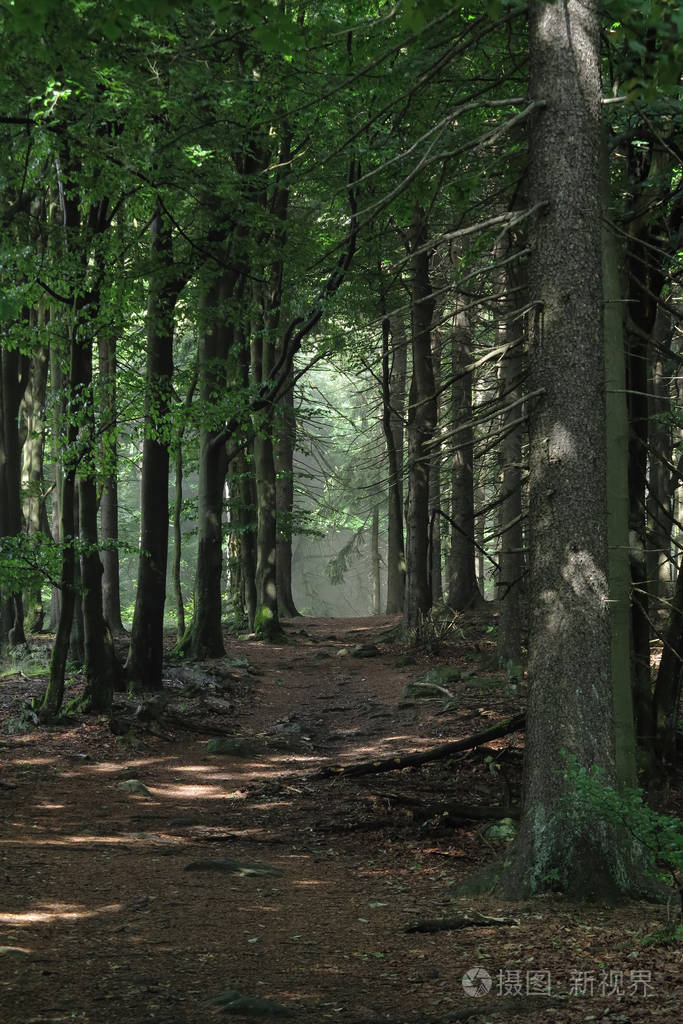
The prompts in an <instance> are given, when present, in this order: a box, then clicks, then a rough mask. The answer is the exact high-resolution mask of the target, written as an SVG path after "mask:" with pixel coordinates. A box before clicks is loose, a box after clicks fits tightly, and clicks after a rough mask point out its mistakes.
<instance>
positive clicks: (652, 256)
mask: <svg viewBox="0 0 683 1024" xmlns="http://www.w3.org/2000/svg"><path fill="white" fill-rule="evenodd" d="M628 156H629V158H628V170H629V177H630V182H631V189H632V203H633V207H634V211H635V215H634V216H633V217H632V219H631V220H630V222H629V224H628V239H627V244H626V263H627V271H628V292H627V296H626V299H627V301H626V309H627V318H626V346H627V381H626V386H627V397H628V412H629V423H630V431H631V434H630V442H629V499H630V500H629V508H630V511H629V528H630V538H631V576H632V635H633V694H634V708H635V716H636V731H637V735H638V743H639V745H640V746H641V748H642V749H643V751H644V752H646V753H648V754H650V755H651V754H652V753H653V743H654V733H655V723H654V716H653V709H652V687H651V676H650V636H651V630H650V616H651V608H650V593H649V585H648V578H647V556H646V551H647V542H648V540H647V516H646V498H645V495H646V487H647V463H648V444H649V423H650V420H649V408H648V397H647V392H648V378H649V365H650V341H649V339H650V338H651V335H652V331H653V329H654V325H655V320H656V316H657V298H658V296H659V294H660V292H661V290H662V286H663V283H664V274H663V272H662V267H661V254H660V251H659V244H658V242H659V239H658V235H657V234H656V231H655V228H654V225H653V223H652V219H653V218H652V203H653V200H654V194H653V190H652V188H648V187H647V185H648V183H649V182H652V181H653V180H654V181H655V185H654V188H656V176H657V174H658V172H659V170H660V168H659V166H658V165H659V163H660V157H661V154H658V152H657V151H652V152H650V153H648V154H647V158H646V155H645V154H644V153H643V151H642V149H641V147H640V145H637V146H636V145H632V146H631V147H630V150H629V155H628Z"/></svg>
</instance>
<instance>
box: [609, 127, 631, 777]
mask: <svg viewBox="0 0 683 1024" xmlns="http://www.w3.org/2000/svg"><path fill="white" fill-rule="evenodd" d="M602 162H603V167H602V203H603V208H604V209H605V210H609V199H610V181H609V164H608V156H607V147H606V144H605V139H604V135H603V144H602ZM602 267H603V290H604V297H605V305H604V310H605V312H604V329H605V385H606V415H607V506H608V512H609V523H608V531H609V595H610V624H611V635H612V657H611V670H612V691H613V704H614V731H615V761H616V776H617V783H618V785H619V786H620V787H622V788H623V787H632V786H635V785H636V782H637V775H636V736H635V723H634V718H633V694H632V688H631V663H632V638H631V568H630V559H629V489H628V445H629V424H628V409H627V404H626V393H625V392H626V349H625V345H624V304H623V302H622V287H621V280H620V273H619V250H618V246H617V241H616V239H615V237H614V234H613V232H612V231H611V230H610V229H609V228H608V227H607V225H606V222H605V220H604V218H603V228H602Z"/></svg>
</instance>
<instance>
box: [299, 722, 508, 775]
mask: <svg viewBox="0 0 683 1024" xmlns="http://www.w3.org/2000/svg"><path fill="white" fill-rule="evenodd" d="M525 721H526V716H525V715H524V714H519V715H513V716H512V718H506V719H504V720H503V721H502V722H497V723H496V725H492V726H491V727H490V728H488V729H484V730H483V731H482V732H477V733H474V735H472V736H465V737H464V738H463V739H461V740H453V741H452V742H451V743H440V744H439V746H437V747H430V748H429V749H428V750H420V751H418V752H416V753H413V754H394V755H392V756H391V757H381V758H377V759H375V760H374V761H359V762H357V763H356V764H346V765H339V764H333V765H327V766H326V767H325V768H320V769H319V770H318V771H317V772H313V774H312V775H309V776H307V778H308V779H329V778H332V777H339V776H347V777H349V778H358V776H360V775H379V774H380V773H381V772H394V771H400V770H401V769H402V768H413V767H417V766H418V765H422V764H428V763H430V762H432V761H440V760H442V759H443V758H445V757H450V756H451V755H452V754H457V753H459V752H460V751H462V750H471V749H472V748H473V747H478V746H480V745H481V744H482V743H488V742H489V740H496V739H500V737H501V736H507V735H508V734H509V733H511V732H517V731H518V730H519V729H523V728H524V724H525Z"/></svg>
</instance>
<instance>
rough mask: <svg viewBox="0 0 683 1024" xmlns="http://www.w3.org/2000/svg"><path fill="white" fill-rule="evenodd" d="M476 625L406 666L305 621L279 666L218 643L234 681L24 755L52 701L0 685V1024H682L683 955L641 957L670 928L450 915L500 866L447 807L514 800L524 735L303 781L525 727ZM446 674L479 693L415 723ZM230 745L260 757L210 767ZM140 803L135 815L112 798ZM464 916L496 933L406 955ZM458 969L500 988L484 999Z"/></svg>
mask: <svg viewBox="0 0 683 1024" xmlns="http://www.w3.org/2000/svg"><path fill="white" fill-rule="evenodd" d="M489 625H490V622H489V621H484V620H482V619H481V617H479V618H471V619H467V618H463V619H461V620H459V621H458V623H457V624H456V627H455V629H454V632H453V633H452V634H451V635H450V636H449V638H448V642H447V643H446V644H445V645H443V646H442V647H441V649H440V651H439V653H438V654H432V655H427V654H425V653H422V654H420V655H415V656H414V657H413V658H412V659H411V658H409V657H406V656H405V655H406V652H405V651H404V650H403V649H402V648H401V646H400V642H399V641H398V640H396V639H394V638H395V637H396V635H397V634H396V631H395V627H396V626H397V620H396V619H391V618H386V617H385V618H375V619H359V620H349V619H344V620H331V619H328V620H324V619H315V620H314V619H297V620H296V621H293V622H291V623H289V624H288V639H289V642H288V643H287V644H282V645H275V646H272V647H268V646H265V645H263V644H261V643H258V642H256V641H254V640H253V639H235V638H233V637H228V638H226V643H227V649H228V658H227V659H225V660H222V661H220V662H209V663H205V664H203V665H201V666H173V665H169V667H168V672H167V679H166V687H165V696H166V697H167V698H168V703H167V704H166V706H165V707H156V709H155V702H152V704H151V705H150V704H149V703H147V704H145V705H144V706H143V708H142V711H141V712H139V713H138V714H137V716H135V715H134V713H135V704H133V703H132V702H130V701H123V700H122V699H121V698H119V699H117V706H116V708H115V712H114V717H113V729H114V731H112V727H111V725H110V723H109V721H108V720H107V719H104V718H97V717H89V718H84V717H83V716H80V717H78V718H74V719H73V720H72V721H71V722H69V724H65V725H61V726H57V727H54V728H50V729H48V728H38V727H36V726H32V727H31V726H30V725H29V731H23V732H15V731H13V730H15V729H17V728H18V724H17V719H18V718H19V717H20V716H21V713H22V707H21V700H25V699H26V698H28V697H29V696H31V695H34V694H39V693H40V692H41V690H42V688H43V685H44V680H41V679H40V678H39V679H31V678H26V677H25V676H22V675H19V674H14V675H9V676H5V677H4V678H3V679H2V680H0V755H1V756H2V761H3V766H2V770H1V772H0V817H1V826H0V834H1V836H2V851H1V853H2V863H1V865H0V868H1V876H0V877H1V878H2V889H1V892H2V896H1V898H0V1022H2V1024H48V1022H54V1024H56V1022H63V1021H77V1022H90V1024H114V1022H116V1024H143V1022H144V1024H146V1022H152V1021H154V1022H160V1024H183V1022H189V1024H195V1022H199V1021H210V1020H212V1019H213V1018H214V1017H216V1016H222V1014H223V1013H225V1014H228V1015H230V1016H231V1017H232V1018H233V1019H235V1020H236V1021H246V1020H251V1021H258V1020H267V1019H269V1018H270V1017H274V1018H276V1017H277V1016H278V1015H283V1016H284V1015H285V1012H286V1011H289V1012H290V1013H291V1014H292V1015H293V1019H299V1020H300V1021H302V1024H303V1022H320V1024H322V1022H325V1021H338V1022H340V1024H359V1022H361V1021H363V1022H377V1024H379V1022H385V1024H386V1022H393V1024H428V1022H434V1024H436V1022H446V1021H452V1020H464V1019H467V1020H470V1021H472V1022H475V1024H476V1022H480V1024H483V1022H485V1021H491V1022H502V1021H507V1020H512V1019H513V1018H517V1017H518V1018H519V1019H520V1020H527V1021H534V1022H544V1024H545V1022H549V1021H590V1020H597V1019H607V1020H613V1021H640V1020H656V1021H674V1020H679V1019H680V1016H679V1014H680V995H681V954H680V946H677V947H676V946H642V945H641V942H642V940H643V939H644V938H645V937H646V936H647V935H649V934H651V933H653V932H655V931H656V930H657V929H659V928H661V927H662V925H663V924H664V923H665V921H666V918H667V908H666V907H664V906H654V905H647V904H642V903H638V904H635V903H634V904H629V905H627V906H625V907H619V908H610V907H604V906H595V905H577V904H572V903H568V902H567V901H565V900H563V899H561V898H559V897H550V898H549V897H546V898H537V899H534V900H529V901H526V902H523V903H507V902H505V901H502V900H500V899H498V898H493V897H491V896H485V897H476V898H475V897H470V898H465V897H463V896H457V895H455V886H456V885H457V883H459V882H460V881H461V880H462V879H463V878H465V877H467V876H468V875H470V874H471V873H472V872H474V871H475V870H476V869H478V868H481V866H482V865H484V864H485V863H487V862H488V861H490V860H491V859H492V858H493V857H494V856H495V855H496V854H500V852H501V849H502V848H501V845H500V842H499V841H497V840H495V839H493V838H491V837H490V834H489V833H488V831H487V827H486V823H485V822H482V821H478V822H470V823H464V824H463V823H462V822H460V823H458V821H457V820H456V821H455V822H454V821H453V820H452V816H451V815H445V814H444V813H443V807H444V805H446V804H448V803H449V801H450V802H451V803H454V802H459V803H467V804H475V803H480V804H488V805H491V804H505V803H506V802H507V801H508V800H509V799H512V800H513V801H516V800H518V798H519V786H520V775H521V748H522V746H523V735H522V734H515V735H513V736H511V737H507V738H505V739H502V740H496V741H494V742H492V743H491V744H489V745H488V747H487V748H486V749H485V750H481V749H480V750H475V751H469V752H464V753H461V754H459V755H457V756H455V757H453V758H451V759H450V760H448V761H441V762H435V763H433V764H429V765H425V766H423V767H421V768H412V769H405V770H403V771H400V772H388V773H386V774H383V775H377V776H373V775H368V776H365V777H361V778H358V779H351V778H345V777H333V778H331V779H315V778H312V777H311V776H312V775H313V773H314V772H315V771H316V770H317V769H320V768H321V767H322V766H324V765H330V764H336V763H350V762H352V761H366V760H368V759H372V758H377V757H383V756H387V755H389V754H392V753H397V752H408V751H416V750H420V749H423V748H427V747H429V746H432V745H435V744H436V743H440V742H444V741H446V740H450V739H457V738H458V737H462V736H466V735H468V734H470V733H474V732H477V731H479V730H481V729H483V728H485V727H486V726H488V725H490V724H491V723H492V722H495V721H497V720H498V719H502V718H504V717H506V716H508V715H510V714H512V713H515V712H517V711H519V710H522V709H523V704H524V688H523V682H522V683H521V684H520V685H516V683H515V681H514V680H506V678H505V674H504V673H499V672H496V671H495V670H491V668H490V667H487V665H488V666H490V665H491V664H493V658H492V651H493V645H492V643H491V637H490V633H488V632H487V629H488V628H489ZM362 645H376V647H377V650H376V651H375V650H373V649H372V648H371V647H370V648H368V647H367V646H366V647H363V646H362ZM357 647H360V650H357V649H356V648H357ZM342 652H345V653H342ZM364 654H365V655H368V654H369V655H372V656H358V655H364ZM232 659H242V660H243V661H244V662H248V667H246V666H245V664H244V663H235V662H234V661H233V660H232ZM437 665H451V666H458V667H460V668H461V669H462V670H463V673H467V672H469V673H471V675H470V676H469V678H468V677H466V678H464V679H461V680H460V681H457V682H445V683H442V685H444V686H445V687H446V688H447V689H448V690H449V691H451V692H452V693H453V694H454V697H455V699H454V700H453V702H452V703H451V704H450V705H449V706H448V710H444V699H445V695H443V694H441V695H438V696H436V695H434V694H432V695H431V697H432V699H408V700H404V699H403V698H402V694H403V690H404V687H405V685H406V683H409V682H411V681H412V682H414V681H415V680H418V679H420V678H421V677H424V675H425V673H426V672H427V671H429V670H430V669H432V668H434V667H435V666H437ZM81 685H82V684H81V682H80V681H79V680H78V679H77V678H76V679H75V680H74V681H73V682H72V684H71V686H70V687H69V692H68V696H69V697H71V696H73V695H77V694H78V693H79V692H80V689H79V688H80V686H81ZM131 716H133V717H131ZM183 722H184V723H185V727H183ZM131 723H132V724H131ZM220 733H223V734H225V735H239V736H241V737H243V738H245V741H246V740H248V741H249V743H250V744H251V745H250V746H247V747H246V748H245V749H244V750H242V755H243V756H239V757H238V756H235V755H225V754H210V753H208V751H207V740H208V739H209V737H210V736H216V735H218V734H220ZM132 779H137V780H139V781H140V782H141V783H143V784H144V786H145V787H147V793H144V792H143V793H142V794H136V793H129V792H126V791H125V790H124V789H122V788H120V786H119V784H120V783H121V782H122V781H126V780H128V781H130V780H132ZM679 795H680V793H679V791H677V790H676V789H675V788H673V789H672V790H671V791H670V793H669V798H670V801H673V802H674V803H675V802H676V799H677V797H678V796H679ZM678 813H680V811H678ZM207 861H221V862H222V869H221V870H218V868H219V865H217V864H209V865H207V864H206V862H207ZM190 865H195V868H194V869H191V870H188V867H189V866H190ZM210 868H213V869H214V870H210ZM228 869H230V870H228ZM464 912H470V913H473V912H474V913H479V914H484V915H489V916H490V917H495V918H499V919H504V920H505V921H506V922H507V923H500V924H496V923H490V922H488V923H485V924H483V925H481V924H478V925H477V926H472V927H467V928H464V929H463V928H459V929H457V930H448V931H435V932H428V931H427V932H419V931H418V932H412V931H407V930H406V929H407V928H408V927H409V926H410V925H411V924H414V923H415V922H417V921H419V920H424V919H433V918H443V917H449V918H452V917H455V916H456V915H457V914H462V913H464ZM471 968H477V969H479V970H482V969H483V970H485V971H486V972H488V975H489V976H490V978H491V988H490V991H489V992H488V994H486V995H483V996H482V997H481V998H479V997H477V996H471V995H468V994H466V992H465V990H464V988H463V984H462V979H463V974H464V973H465V972H466V971H468V970H469V969H471ZM228 990H229V992H230V993H232V994H231V995H230V994H228V995H225V996H224V997H223V1000H222V1001H220V1000H218V1001H215V1002H211V1000H213V999H215V998H216V997H219V996H221V994H222V993H226V991H228ZM591 990H592V991H591ZM259 1000H263V1002H259Z"/></svg>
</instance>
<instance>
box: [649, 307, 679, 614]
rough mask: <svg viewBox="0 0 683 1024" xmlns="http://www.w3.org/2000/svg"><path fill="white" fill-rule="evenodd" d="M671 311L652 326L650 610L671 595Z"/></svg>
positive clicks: (657, 611)
mask: <svg viewBox="0 0 683 1024" xmlns="http://www.w3.org/2000/svg"><path fill="white" fill-rule="evenodd" d="M672 329H673V324H672V322H671V315H670V314H669V313H667V312H664V311H662V310H660V311H659V313H658V315H657V319H656V321H655V326H654V341H655V350H654V357H653V359H652V360H651V365H650V380H649V385H648V396H649V423H650V426H649V442H650V443H649V457H648V481H647V519H648V543H647V559H646V564H647V577H648V581H649V590H650V595H651V597H652V599H653V605H654V607H653V614H654V615H657V614H658V613H659V612H660V611H661V608H662V601H666V600H668V599H669V598H670V597H671V592H672V572H671V565H672V559H671V539H672V537H671V535H672V531H673V502H672V494H671V472H670V470H669V464H668V463H669V458H670V453H671V450H672V441H673V438H672V432H671V423H672V418H673V416H672V414H673V410H672V407H671V394H670V383H669V373H668V366H667V356H668V354H669V350H670V345H671V335H672Z"/></svg>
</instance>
